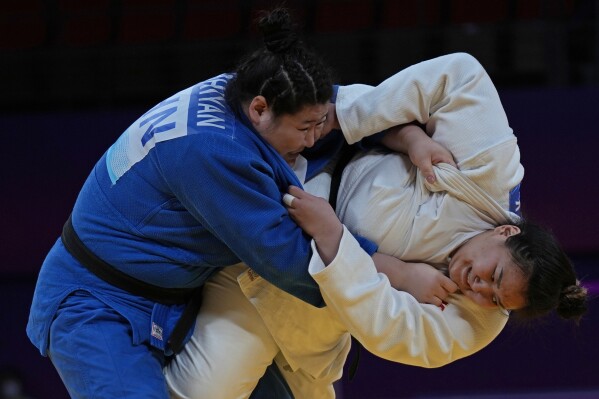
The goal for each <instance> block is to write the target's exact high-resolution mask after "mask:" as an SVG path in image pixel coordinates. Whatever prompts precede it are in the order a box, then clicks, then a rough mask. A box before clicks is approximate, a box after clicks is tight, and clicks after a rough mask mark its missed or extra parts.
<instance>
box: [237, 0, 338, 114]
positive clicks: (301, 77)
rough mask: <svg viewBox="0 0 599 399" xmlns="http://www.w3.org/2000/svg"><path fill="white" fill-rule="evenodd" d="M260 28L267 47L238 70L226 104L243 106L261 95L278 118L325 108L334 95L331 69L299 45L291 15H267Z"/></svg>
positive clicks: (279, 10)
mask: <svg viewBox="0 0 599 399" xmlns="http://www.w3.org/2000/svg"><path fill="white" fill-rule="evenodd" d="M258 26H259V29H260V31H261V32H262V34H263V36H264V46H263V47H262V48H260V49H259V50H256V51H254V52H253V53H251V54H250V55H249V56H247V57H246V58H244V59H242V61H241V63H240V64H239V65H238V66H237V68H236V70H235V77H234V78H233V79H232V80H231V81H230V82H229V83H228V85H227V89H226V94H225V95H226V98H227V101H228V102H229V103H230V104H240V103H242V102H244V101H249V100H251V99H252V98H254V97H255V96H258V95H261V96H264V98H265V99H266V101H267V103H268V104H269V106H270V108H271V109H272V112H273V114H274V115H275V116H279V115H282V114H294V113H296V112H298V111H300V110H301V109H302V108H303V107H304V106H306V105H316V104H326V103H327V102H328V101H329V100H330V99H331V97H332V95H333V83H332V79H331V76H330V72H329V69H328V68H327V67H326V66H325V65H324V63H323V62H322V61H321V60H320V59H319V58H318V57H316V55H315V54H313V53H311V52H310V51H309V50H308V49H307V48H306V47H305V46H304V45H303V43H302V42H301V41H300V39H299V37H298V35H297V33H296V32H295V27H294V25H293V24H292V21H291V16H290V14H289V12H288V11H287V10H286V9H284V8H276V9H274V10H272V11H270V12H267V13H265V14H264V15H263V16H262V17H261V18H260V19H259V21H258ZM234 108H235V107H234Z"/></svg>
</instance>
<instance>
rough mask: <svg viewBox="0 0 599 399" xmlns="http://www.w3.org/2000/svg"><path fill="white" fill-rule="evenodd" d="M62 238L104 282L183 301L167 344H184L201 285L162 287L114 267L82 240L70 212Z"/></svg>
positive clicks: (197, 306)
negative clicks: (74, 226) (182, 309)
mask: <svg viewBox="0 0 599 399" xmlns="http://www.w3.org/2000/svg"><path fill="white" fill-rule="evenodd" d="M61 238H62V242H63V244H64V246H65V247H66V249H67V250H68V251H69V252H70V253H71V255H73V257H75V259H77V260H78V261H79V262H80V263H81V264H82V265H83V266H85V268H86V269H87V270H89V271H90V272H91V273H93V274H95V275H96V276H98V277H99V278H101V279H102V280H104V281H106V282H107V283H109V284H111V285H113V286H115V287H118V288H120V289H122V290H124V291H127V292H129V293H131V294H133V295H137V296H141V297H143V298H146V299H150V300H152V301H154V302H158V303H161V304H164V305H176V304H186V306H185V310H184V311H183V314H182V315H181V317H180V318H179V320H178V321H177V324H176V325H175V328H174V329H173V332H172V333H171V336H170V338H169V340H168V345H169V346H170V348H171V350H172V351H173V352H175V353H177V352H179V351H180V350H181V349H182V348H183V340H184V339H185V336H186V335H187V332H188V331H189V329H190V328H191V326H192V325H193V322H194V320H195V318H196V317H197V314H198V312H199V310H200V306H201V305H202V287H198V288H165V287H160V286H157V285H153V284H149V283H146V282H145V281H141V280H138V279H136V278H135V277H132V276H130V275H128V274H126V273H123V272H122V271H120V270H118V269H116V268H114V267H113V266H112V265H110V264H109V263H107V262H105V261H104V260H102V259H100V258H99V257H98V256H96V254H94V253H93V252H92V251H90V250H89V248H87V247H86V246H85V244H83V242H82V241H81V239H80V238H79V236H78V235H77V233H76V232H75V229H73V222H72V220H71V216H69V219H68V220H67V222H66V223H65V225H64V227H63V229H62V236H61Z"/></svg>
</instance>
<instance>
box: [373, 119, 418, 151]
mask: <svg viewBox="0 0 599 399" xmlns="http://www.w3.org/2000/svg"><path fill="white" fill-rule="evenodd" d="M419 140H430V137H428V136H427V135H426V133H425V132H424V130H422V129H421V128H420V127H419V126H417V125H415V124H404V125H399V126H396V127H393V128H391V129H389V131H387V133H385V135H384V136H383V138H382V140H381V143H382V144H383V145H384V146H385V147H387V148H389V149H390V150H393V151H396V152H400V153H402V154H409V149H410V147H411V146H413V145H415V144H416V143H417V142H418V141H419Z"/></svg>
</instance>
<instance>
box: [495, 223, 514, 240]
mask: <svg viewBox="0 0 599 399" xmlns="http://www.w3.org/2000/svg"><path fill="white" fill-rule="evenodd" d="M495 232H496V233H498V234H499V235H502V236H504V237H505V238H507V237H510V236H513V235H516V234H520V227H518V226H514V225H511V224H504V225H501V226H497V227H495Z"/></svg>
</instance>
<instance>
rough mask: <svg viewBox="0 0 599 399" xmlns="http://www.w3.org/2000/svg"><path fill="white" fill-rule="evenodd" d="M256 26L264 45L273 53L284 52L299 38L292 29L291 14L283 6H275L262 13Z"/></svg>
mask: <svg viewBox="0 0 599 399" xmlns="http://www.w3.org/2000/svg"><path fill="white" fill-rule="evenodd" d="M258 26H259V27H260V31H261V32H262V34H263V36H264V45H265V46H266V48H267V49H268V50H269V51H271V52H273V53H275V54H281V53H284V52H286V51H287V50H289V49H291V48H292V47H294V46H295V44H296V43H297V42H298V40H299V37H298V36H297V34H296V32H295V31H294V30H293V25H292V22H291V16H290V15H289V12H288V11H287V10H286V9H284V8H276V9H274V10H272V11H271V12H270V13H268V14H266V15H264V16H263V17H262V18H261V19H260V21H259V23H258Z"/></svg>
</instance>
